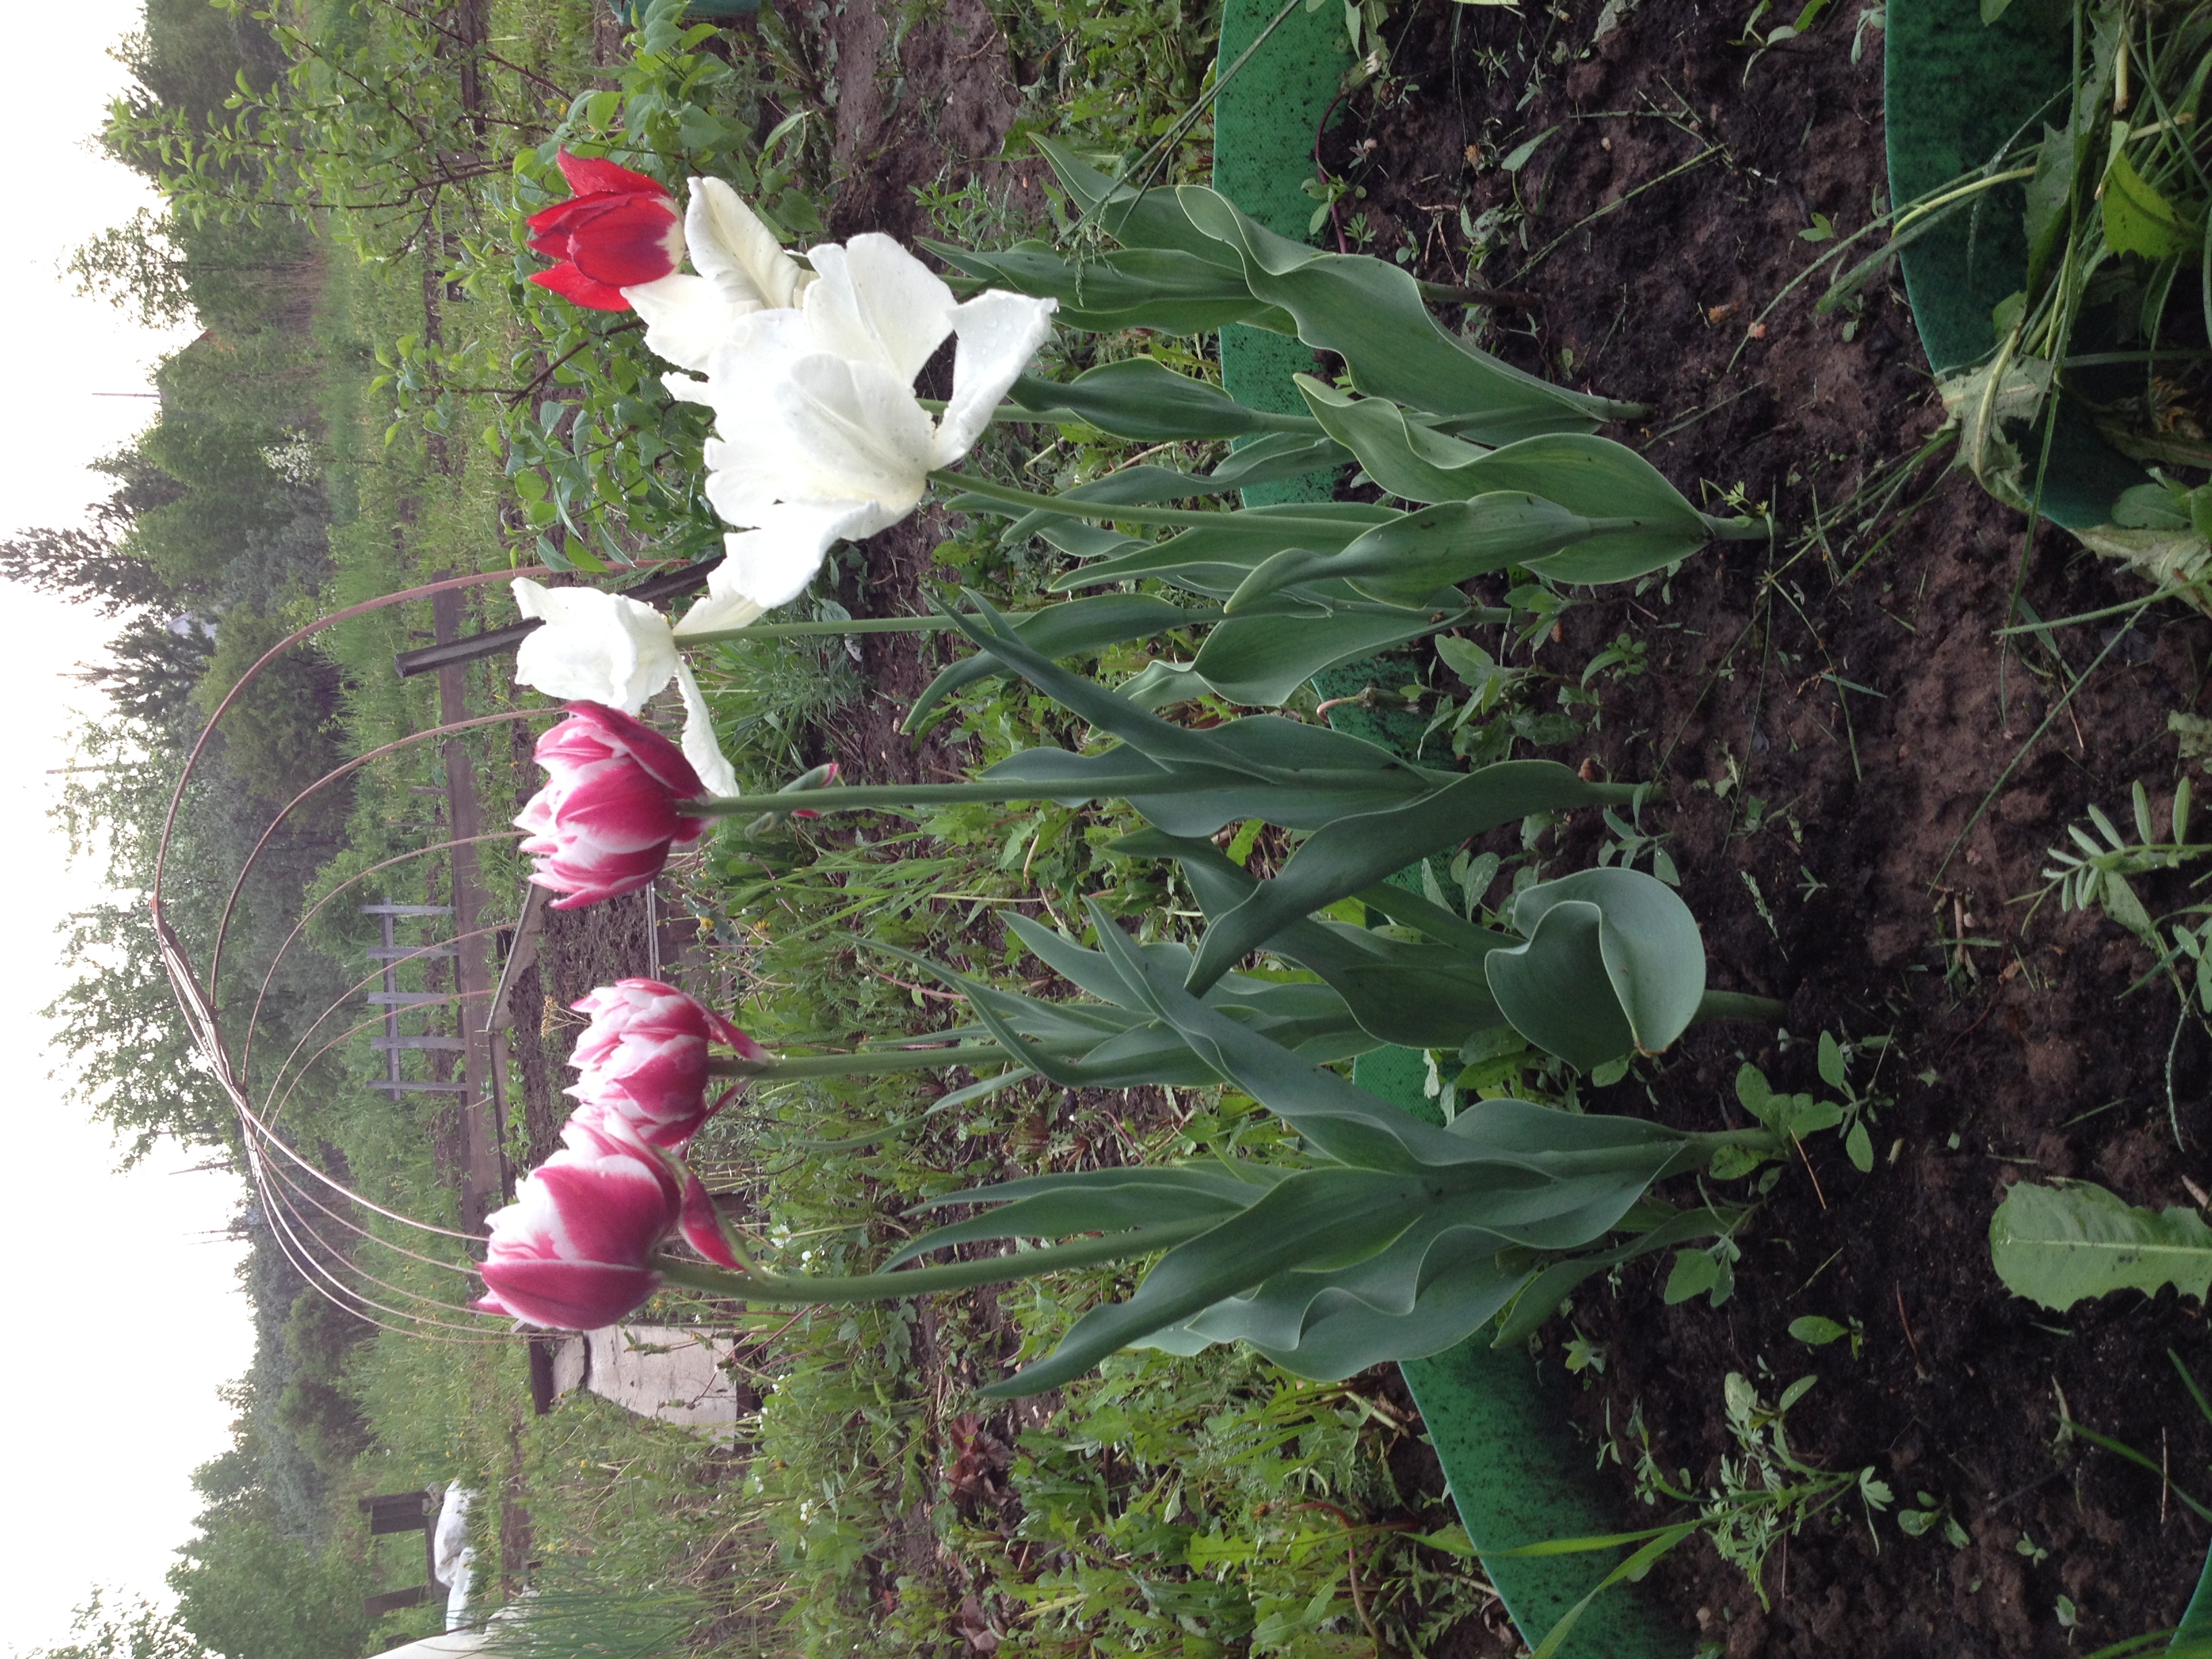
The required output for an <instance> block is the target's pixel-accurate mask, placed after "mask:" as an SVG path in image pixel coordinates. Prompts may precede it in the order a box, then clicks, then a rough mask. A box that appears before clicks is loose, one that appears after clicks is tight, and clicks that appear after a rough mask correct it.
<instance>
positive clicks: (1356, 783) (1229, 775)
mask: <svg viewBox="0 0 2212 1659" xmlns="http://www.w3.org/2000/svg"><path fill="white" fill-rule="evenodd" d="M1274 770H1277V771H1279V772H1280V774H1281V775H1280V777H1279V778H1271V777H1267V776H1263V775H1258V774H1256V773H1255V772H1241V771H1231V770H1230V769H1228V768H1226V767H1221V768H1215V767H1201V766H1180V767H1177V768H1176V769H1175V770H1174V771H1172V772H1170V771H1166V770H1160V771H1154V772H1130V773H1122V774H1119V775H1109V776H1105V777H1083V776H1073V777H1066V778H1048V779H1035V780H1030V779H1014V778H1008V779H1006V780H1004V781H998V782H993V781H988V780H986V781H982V782H979V783H860V784H849V785H848V784H839V785H837V786H836V787H832V788H825V789H806V790H793V791H780V792H778V793H775V794H772V795H702V796H701V797H699V798H698V799H696V800H687V801H684V803H682V804H681V805H680V806H679V807H678V811H681V812H682V813H683V814H684V816H685V817H726V818H728V817H744V816H745V815H746V814H747V813H758V812H790V811H798V810H801V809H804V810H805V811H816V812H856V811H864V810H868V809H878V810H881V811H892V812H896V811H907V810H908V809H910V808H916V807H925V806H956V805H967V804H984V805H1011V804H1012V803H1014V802H1016V801H1034V800H1056V801H1062V802H1069V801H1086V800H1099V799H1109V798H1110V799H1146V798H1148V797H1151V796H1154V795H1193V794H1204V793H1206V792H1208V791H1210V790H1218V789H1229V788H1247V789H1249V788H1255V787H1264V786H1265V785H1267V783H1270V782H1277V783H1280V784H1285V785H1288V786H1290V787H1297V786H1299V785H1302V784H1303V785H1304V786H1307V787H1311V788H1316V789H1331V788H1346V787H1350V788H1356V789H1359V790H1362V791H1372V792H1376V793H1381V792H1383V791H1386V790H1387V791H1390V792H1391V793H1397V794H1403V795H1407V796H1412V795H1417V794H1420V793H1425V791H1427V790H1428V789H1430V788H1431V787H1434V780H1433V779H1431V777H1430V776H1428V775H1425V774H1424V773H1420V772H1417V771H1415V770H1413V769H1412V768H1411V767H1407V768H1404V769H1392V770H1389V771H1380V770H1378V771H1373V772H1368V771H1358V772H1330V771H1323V770H1320V769H1290V768H1282V769H1274ZM1447 781H1449V780H1447ZM1598 787H1600V788H1607V787H1610V786H1604V785H1601V786H1598ZM1632 793H1634V792H1633V790H1632V788H1631V787H1629V786H1627V785H1626V784H1623V785H1621V786H1620V787H1619V790H1618V794H1617V796H1616V795H1615V794H1607V795H1605V796H1604V797H1603V799H1607V800H1611V799H1621V800H1626V799H1628V798H1629V797H1630V795H1631V794H1632Z"/></svg>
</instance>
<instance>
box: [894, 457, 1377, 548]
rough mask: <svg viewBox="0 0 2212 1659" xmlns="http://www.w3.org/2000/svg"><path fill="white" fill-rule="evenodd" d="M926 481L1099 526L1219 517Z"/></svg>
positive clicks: (1006, 487)
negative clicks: (1096, 522)
mask: <svg viewBox="0 0 2212 1659" xmlns="http://www.w3.org/2000/svg"><path fill="white" fill-rule="evenodd" d="M929 481H930V482H931V483H934V484H939V485H941V486H943V487H944V488H945V489H957V490H959V491H960V492H961V493H963V495H981V496H983V497H985V498H986V499H987V500H990V501H1004V502H1006V504H1007V505H1008V506H1009V507H1028V508H1030V509H1033V510H1036V511H1039V512H1045V513H1059V514H1060V516H1062V517H1063V518H1069V519H1096V520H1099V521H1100V522H1101V523H1112V522H1118V523H1122V524H1158V525H1169V526H1173V527H1175V528H1176V529H1182V530H1190V529H1197V528H1200V527H1202V526H1206V525H1218V524H1219V523H1220V522H1221V520H1222V517H1223V515H1222V514H1221V513H1187V512H1185V511H1183V510H1182V508H1180V507H1123V506H1121V505H1120V504H1118V503H1117V502H1114V501H1076V500H1073V498H1071V497H1069V496H1066V495H1038V494H1037V493H1036V491H1035V490H1033V489H1015V488H1014V487H1013V486H1012V484H1001V483H992V482H991V481H990V480H989V479H987V478H976V477H969V475H968V474H967V473H964V472H953V471H945V470H940V471H935V472H933V473H931V474H930V475H929ZM1267 522H1268V524H1269V525H1270V526H1279V527H1280V528H1281V529H1284V530H1286V531H1288V530H1301V529H1315V530H1327V531H1328V532H1331V533H1332V534H1334V535H1337V536H1341V535H1343V534H1344V531H1345V526H1344V523H1343V521H1342V520H1336V519H1298V518H1292V517H1290V516H1287V515H1285V516H1282V517H1277V516H1275V515H1273V514H1270V515H1269V517H1268V520H1267Z"/></svg>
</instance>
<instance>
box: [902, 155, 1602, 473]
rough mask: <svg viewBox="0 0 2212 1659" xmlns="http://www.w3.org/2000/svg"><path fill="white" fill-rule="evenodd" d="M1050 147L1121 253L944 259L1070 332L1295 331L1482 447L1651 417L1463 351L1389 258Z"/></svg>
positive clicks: (955, 252)
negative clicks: (1047, 304) (1046, 306)
mask: <svg viewBox="0 0 2212 1659" xmlns="http://www.w3.org/2000/svg"><path fill="white" fill-rule="evenodd" d="M1036 143H1037V147H1038V149H1040V150H1042V152H1043V154H1044V155H1045V157H1046V159H1047V160H1048V161H1049V162H1050V163H1051V165H1052V167H1053V170H1054V172H1055V173H1058V174H1059V176H1060V182H1061V184H1062V185H1065V186H1066V189H1067V191H1068V192H1069V194H1070V195H1071V196H1073V197H1074V198H1075V200H1076V201H1077V202H1078V203H1079V204H1081V205H1082V206H1083V208H1084V210H1085V213H1086V215H1087V216H1089V217H1090V218H1091V220H1092V221H1093V222H1095V223H1096V224H1097V226H1098V227H1099V228H1101V229H1102V230H1103V231H1104V232H1105V233H1106V234H1109V235H1110V236H1112V237H1114V238H1115V240H1118V241H1120V242H1121V245H1122V246H1121V249H1120V250H1119V251H1118V252H1112V253H1108V254H1103V255H1092V256H1090V257H1087V258H1083V259H1081V260H1073V259H1068V258H1063V257H1062V256H1060V255H1058V254H1055V253H1054V252H1051V251H1050V250H1048V249H1046V248H1043V247H1042V246H1036V245H1025V246H1022V247H1019V248H1016V249H1012V250H1010V251H1009V252H1006V253H1000V254H986V253H979V252H971V251H968V250H963V249H956V248H936V249H935V250H934V251H936V252H939V254H940V255H941V257H943V258H945V260H946V261H947V262H948V263H950V264H952V265H953V266H954V267H955V268H956V269H957V270H961V271H963V273H965V274H967V275H968V276H973V277H976V278H980V279H982V280H986V281H988V282H991V283H996V284H998V285H1000V286H1002V287H1006V288H1011V289H1015V290H1016V291H1018V292H1020V293H1025V294H1033V295H1049V296H1050V297H1052V298H1054V300H1056V301H1059V302H1060V311H1059V313H1058V320H1060V322H1063V323H1066V324H1069V325H1073V326H1075V327H1097V328H1127V327H1132V326H1146V327H1152V328H1158V329H1162V330H1165V331H1171V332H1178V333H1181V332H1193V331H1200V330H1204V329H1212V328H1218V327H1221V326H1222V325H1225V324H1227V323H1231V322H1244V323H1249V324H1253V325H1256V326H1259V327H1261V328H1268V329H1272V330H1273V331H1276V332H1279V333H1285V334H1293V333H1294V334H1296V335H1297V337H1298V338H1300V339H1301V340H1304V342H1305V343H1307V344H1309V345H1311V346H1314V347H1316V348H1317V349H1325V350H1331V351H1335V352H1337V353H1339V354H1340V355H1341V356H1343V357H1344V359H1345V361H1346V364H1347V365H1348V367H1349V368H1350V369H1351V371H1352V379H1353V381H1354V383H1355V384H1357V385H1358V386H1359V387H1360V388H1361V389H1362V390H1363V391H1366V392H1373V393H1376V394H1377V395H1379V396H1383V397H1386V398H1395V400H1397V401H1398V402H1400V403H1404V404H1411V405H1412V406H1413V407H1414V408H1417V409H1422V410H1427V411H1429V412H1430V413H1431V414H1436V415H1442V416H1454V417H1457V421H1458V424H1459V426H1460V429H1461V432H1462V435H1463V436H1467V437H1470V438H1473V439H1474V440H1475V441H1479V442H1489V443H1502V442H1509V441H1512V440H1513V439H1516V438H1522V437H1527V436H1528V435H1531V434H1533V433H1538V432H1560V431H1588V430H1589V428H1592V427H1595V425H1597V424H1598V423H1599V422H1601V421H1605V420H1609V419H1613V418H1617V417H1621V416H1627V415H1630V414H1632V413H1636V412H1638V410H1637V407H1636V405H1634V404H1616V403H1612V402H1608V401H1607V400H1606V399H1603V398H1590V397H1585V396H1583V395H1582V394H1580V393H1577V392H1571V391H1568V390H1566V389H1565V388H1564V387H1559V386H1550V385H1548V384H1547V383H1546V382H1544V381H1542V380H1538V379H1536V378H1535V377H1534V375H1529V374H1522V373H1521V372H1520V371H1519V370H1517V369H1515V368H1510V366H1508V365H1507V364H1505V363H1504V362H1499V361H1498V359H1497V358H1495V357H1492V356H1490V355H1489V354H1488V353H1486V352H1483V351H1480V350H1478V349H1475V348H1474V347H1471V346H1468V345H1467V344H1465V343H1462V342H1461V341H1460V340H1459V339H1458V338H1457V337H1455V336H1454V335H1451V334H1449V333H1448V332H1446V331H1444V330H1443V328H1442V327H1441V326H1439V325H1438V324H1437V321H1436V319H1434V318H1433V317H1432V316H1431V315H1430V313H1429V311H1428V308H1427V307H1426V306H1425V305H1424V304H1423V303H1422V301H1421V297H1420V289H1419V285H1418V284H1417V283H1415V282H1414V280H1413V277H1412V276H1409V275H1407V273H1406V272H1405V271H1403V270H1400V269H1399V268H1398V267H1397V266H1395V265H1394V264H1389V263H1388V262H1387V261H1384V260H1381V259H1376V258H1370V257H1369V256H1366V255H1364V254H1334V253H1321V252H1317V251H1316V250H1315V249H1313V248H1310V247H1308V246H1305V245H1304V244H1303V243H1299V242H1293V241H1291V240H1288V239H1286V238H1285V237H1280V236H1277V235H1275V234H1273V233H1271V232H1269V231H1267V230H1266V229H1264V228H1261V226H1260V225H1259V224H1257V223H1255V222H1254V221H1252V220H1251V219H1249V218H1247V217H1246V216H1244V215H1243V214H1242V213H1240V212H1238V211H1237V209H1236V208H1235V207H1234V206H1232V205H1231V204H1230V202H1229V201H1228V200H1227V198H1226V197H1222V196H1220V195H1218V194H1217V193H1216V192H1214V191H1211V190H1206V189H1204V188H1202V187H1200V186H1197V185H1185V186H1183V187H1182V188H1180V189H1176V190H1172V191H1170V190H1166V189H1161V190H1147V191H1135V190H1132V189H1130V188H1129V187H1128V186H1127V185H1122V184H1120V183H1118V182H1117V181H1115V180H1114V179H1109V178H1108V177H1107V176H1106V175H1105V174H1103V173H1100V172H1098V171H1097V169H1096V168H1094V167H1089V166H1087V165H1086V164H1085V163H1084V162H1083V161H1080V160H1079V159H1078V158H1077V157H1076V156H1075V155H1073V153H1072V152H1071V151H1069V150H1068V149H1066V148H1065V147H1064V146H1061V145H1059V144H1056V143H1053V142H1052V141H1051V140H1049V139H1043V138H1040V139H1037V140H1036ZM1240 288H1241V289H1242V293H1241V295H1240V294H1239V292H1238V289H1240Z"/></svg>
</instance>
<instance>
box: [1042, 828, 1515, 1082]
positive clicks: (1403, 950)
mask: <svg viewBox="0 0 2212 1659" xmlns="http://www.w3.org/2000/svg"><path fill="white" fill-rule="evenodd" d="M1111 850H1112V851H1114V852H1115V853H1118V854H1123V855H1125V856H1130V857H1147V856H1149V857H1159V858H1171V859H1174V860H1176V861H1177V862H1178V863H1180V864H1181V865H1182V869H1183V878H1184V879H1185V880H1186V881H1188V883H1189V884H1190V889H1191V891H1192V892H1193V893H1194V894H1195V895H1196V896H1197V898H1198V902H1199V907H1200V908H1201V909H1203V910H1204V911H1205V912H1206V915H1207V917H1208V918H1209V919H1211V918H1212V917H1215V916H1218V915H1223V914H1225V912H1227V911H1230V910H1232V909H1234V908H1237V906H1238V905H1239V904H1242V903H1243V902H1244V901H1245V900H1246V899H1247V898H1249V896H1251V895H1252V893H1253V891H1254V890H1255V889H1256V888H1257V887H1258V886H1259V884H1260V883H1259V878H1257V877H1256V876H1255V875H1253V874H1252V873H1251V872H1249V871H1248V870H1246V869H1245V868H1244V867H1243V866H1241V865H1239V864H1237V863H1236V862H1234V861H1233V860H1231V858H1230V857H1229V855H1228V854H1225V853H1224V852H1223V851H1222V850H1221V849H1220V848H1218V847H1216V846H1215V845H1214V844H1213V843H1212V842H1210V841H1204V840H1200V839H1197V838H1195V837H1192V838H1183V837H1178V836H1168V835H1164V834H1162V833H1161V832H1160V831H1158V830H1157V829H1149V830H1139V832H1138V833H1137V834H1135V835H1133V836H1122V837H1121V839H1120V840H1119V841H1117V842H1115V843H1114V844H1113V847H1112V849H1111ZM1399 891H1400V890H1397V889H1395V888H1393V889H1389V892H1390V893H1392V894H1393V895H1399ZM1402 896H1410V895H1402ZM1438 914H1440V915H1445V916H1446V917H1447V918H1448V919H1449V920H1452V921H1456V920H1457V919H1456V918H1453V917H1450V916H1449V912H1439V913H1438ZM1401 919H1402V918H1401ZM1009 921H1010V922H1012V921H1014V919H1012V918H1009ZM1015 925H1018V926H1022V927H1023V929H1024V931H1023V933H1022V937H1023V938H1024V939H1028V938H1029V933H1028V931H1027V930H1028V928H1030V927H1036V924H1035V923H1034V922H1029V923H1026V924H1025V925H1024V924H1022V923H1016V924H1015ZM1413 925H1416V926H1418V925H1419V924H1418V922H1416V923H1414V924H1413ZM1461 926H1462V928H1463V929H1464V932H1465V934H1466V935H1468V937H1467V938H1463V939H1462V938H1455V939H1452V940H1451V941H1450V942H1449V944H1447V943H1443V942H1439V943H1437V944H1434V945H1429V944H1415V943H1413V942H1411V941H1409V940H1406V939H1392V938H1390V937H1389V936H1388V935H1387V934H1383V933H1375V932H1372V931H1370V929H1368V928H1364V927H1349V926H1347V925H1346V924H1344V923H1342V922H1334V921H1316V920H1313V919H1312V918H1310V917H1301V918H1300V919H1298V920H1297V921H1294V922H1292V923H1291V925H1290V926H1289V927H1285V928H1284V929H1282V931H1280V932H1279V933H1276V934H1274V935H1273V937H1272V938H1270V939H1268V940H1267V947H1266V948H1267V949H1268V950H1269V951H1273V952H1274V953H1275V954H1276V955H1278V956H1279V957H1285V958H1287V959H1288V960H1290V961H1291V962H1294V963H1297V964H1298V966H1300V967H1302V968H1305V969H1310V970H1311V971H1313V972H1314V973H1316V974H1318V975H1321V978H1322V981H1323V983H1324V984H1326V985H1327V986H1328V987H1329V988H1330V989H1331V990H1332V991H1333V992H1334V993H1335V994H1338V995H1339V996H1340V997H1341V998H1342V999H1343V1001H1344V1004H1345V1006H1346V1009H1347V1011H1348V1012H1350V1013H1351V1015H1352V1018H1353V1019H1354V1020H1356V1021H1357V1022H1358V1025H1359V1027H1360V1029H1361V1030H1364V1031H1366V1032H1367V1033H1368V1034H1369V1035H1370V1036H1373V1037H1375V1038H1376V1040H1377V1041H1378V1042H1395V1043H1400V1044H1401V1045H1403V1046H1405V1047H1407V1048H1458V1047H1459V1046H1460V1045H1461V1044H1462V1042H1466V1041H1467V1039H1468V1037H1469V1036H1472V1035H1473V1034H1474V1033H1475V1032H1477V1031H1480V1030H1489V1029H1492V1028H1493V1027H1496V1026H1498V1025H1501V1024H1504V1015H1503V1014H1502V1013H1500V1012H1498V1003H1497V1001H1496V1000H1495V999H1494V998H1493V997H1492V995H1491V994H1490V987H1489V983H1488V981H1486V979H1485V978H1484V976H1483V971H1482V958H1483V957H1484V956H1485V955H1486V954H1487V952H1489V951H1492V950H1497V949H1499V948H1501V947H1504V946H1506V945H1510V944H1511V943H1512V940H1511V939H1510V938H1509V937H1507V936H1506V935H1505V934H1503V933H1489V932H1487V931H1486V930H1485V929H1482V928H1478V927H1470V926H1468V925H1467V924H1464V923H1462V924H1461ZM1039 955H1040V959H1044V960H1048V959H1047V958H1043V957H1042V953H1041V952H1040V953H1039ZM1063 971H1064V970H1063ZM1227 982H1228V981H1226V980H1225V981H1224V983H1227ZM1212 995H1213V994H1212V993H1209V994H1208V997H1209V1000H1212Z"/></svg>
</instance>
